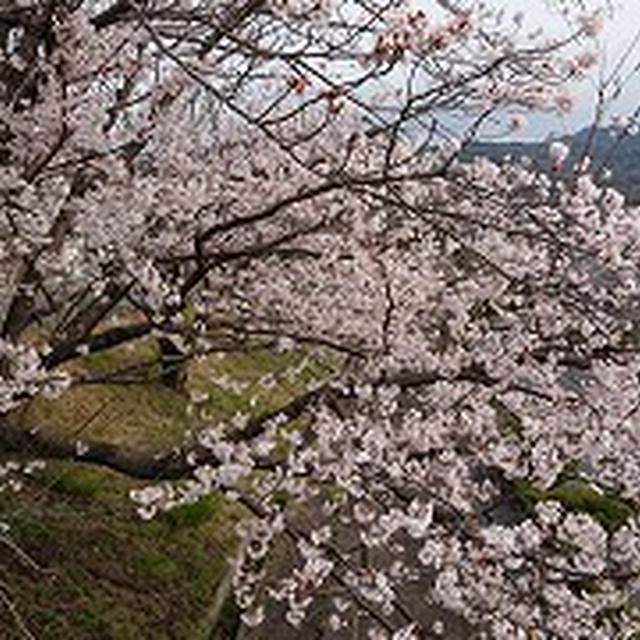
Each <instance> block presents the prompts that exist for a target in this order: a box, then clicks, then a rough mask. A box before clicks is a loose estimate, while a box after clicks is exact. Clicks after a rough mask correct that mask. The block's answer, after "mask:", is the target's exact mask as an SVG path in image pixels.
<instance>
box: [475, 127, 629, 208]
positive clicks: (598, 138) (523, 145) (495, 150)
mask: <svg viewBox="0 0 640 640" xmlns="http://www.w3.org/2000/svg"><path fill="white" fill-rule="evenodd" d="M588 136H589V129H583V130H581V131H579V132H577V133H576V134H574V135H573V136H565V137H563V138H559V139H560V140H562V141H563V142H564V143H565V144H566V145H567V146H569V148H570V149H571V154H570V155H569V158H568V160H567V162H566V164H565V166H566V167H572V166H573V165H574V164H575V162H577V160H578V158H579V157H580V156H581V154H582V151H583V149H584V147H585V144H586V143H587V139H588ZM548 147H549V142H476V143H474V144H472V145H471V146H470V147H469V148H468V150H467V152H466V153H465V157H467V158H468V157H469V156H472V155H473V156H476V155H482V156H486V157H488V158H491V159H492V160H493V161H494V162H500V161H502V160H503V159H504V157H505V156H511V157H512V158H514V159H516V158H519V157H520V156H528V157H529V158H531V159H532V160H533V161H534V162H535V163H536V164H537V165H538V166H539V167H540V169H542V170H548V169H549V154H548ZM590 157H591V167H592V168H596V169H597V168H599V167H600V166H601V165H602V164H603V163H606V166H607V167H608V168H609V169H610V170H611V172H612V177H611V179H610V180H608V181H607V182H606V184H608V185H611V186H613V187H615V188H616V189H618V190H619V191H620V192H621V193H624V194H625V195H626V196H627V198H628V200H629V202H632V203H636V204H637V203H640V134H637V135H634V136H627V137H625V138H624V139H622V140H620V141H618V142H617V141H616V138H615V136H614V135H612V132H611V129H597V130H596V132H595V136H594V138H593V142H592V145H591V151H590Z"/></svg>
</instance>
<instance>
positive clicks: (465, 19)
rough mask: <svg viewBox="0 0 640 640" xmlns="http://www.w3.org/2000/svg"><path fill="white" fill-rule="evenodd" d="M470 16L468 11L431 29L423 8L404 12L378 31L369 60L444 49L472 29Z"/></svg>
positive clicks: (398, 57)
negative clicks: (384, 29) (391, 23)
mask: <svg viewBox="0 0 640 640" xmlns="http://www.w3.org/2000/svg"><path fill="white" fill-rule="evenodd" d="M471 26H472V23H471V17H470V16H469V15H468V14H466V13H461V14H458V15H455V16H453V17H452V18H451V19H450V20H449V21H448V22H446V23H445V24H442V25H438V26H435V27H434V28H433V29H430V30H429V29H428V28H427V27H428V16H427V14H426V13H425V12H424V11H422V10H421V9H419V10H417V11H412V12H407V13H404V14H402V15H401V16H400V17H399V18H398V19H397V20H395V21H394V24H393V26H392V27H391V28H389V29H387V30H386V31H384V32H382V33H380V34H378V37H377V38H376V44H375V47H374V49H373V52H372V54H371V55H370V56H368V57H367V60H368V59H373V60H374V61H375V62H377V63H381V62H388V63H390V64H394V63H396V62H397V61H399V60H402V59H403V58H404V57H405V55H406V54H407V53H408V52H415V53H427V52H436V51H444V50H446V49H448V48H449V47H450V46H451V44H452V43H453V42H454V41H456V40H458V39H461V38H464V37H465V36H466V35H467V34H468V33H469V31H470V30H471Z"/></svg>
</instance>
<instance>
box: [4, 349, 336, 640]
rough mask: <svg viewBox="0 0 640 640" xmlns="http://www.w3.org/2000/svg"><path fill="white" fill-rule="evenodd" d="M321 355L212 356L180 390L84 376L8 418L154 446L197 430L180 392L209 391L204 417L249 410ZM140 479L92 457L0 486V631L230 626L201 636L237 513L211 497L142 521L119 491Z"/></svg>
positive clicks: (180, 636) (112, 359)
mask: <svg viewBox="0 0 640 640" xmlns="http://www.w3.org/2000/svg"><path fill="white" fill-rule="evenodd" d="M153 355H154V347H153V345H152V344H150V341H144V340H141V341H139V342H138V343H136V344H134V345H130V346H129V347H122V348H119V349H114V350H111V351H109V352H104V353H101V354H94V355H90V356H88V357H86V358H84V359H83V361H82V362H81V364H80V365H78V364H75V365H74V366H75V367H76V368H77V367H80V368H81V369H84V370H85V371H88V372H98V373H99V372H104V371H108V370H111V369H112V368H113V367H114V366H115V367H117V366H122V365H126V364H127V363H128V362H133V361H135V360H136V359H139V358H141V357H153ZM321 360H322V359H321V358H320V359H319V360H318V359H313V358H310V357H309V354H308V353H304V352H302V351H297V352H295V351H294V352H291V351H290V352H285V353H279V352H272V351H266V350H258V351H253V352H247V353H241V354H236V355H226V356H225V357H220V356H211V357H208V358H207V359H205V360H201V361H198V362H194V363H191V364H190V365H189V369H188V375H187V382H186V385H185V388H183V389H182V390H180V391H176V390H173V389H170V388H168V387H164V386H162V385H161V384H159V383H157V382H152V381H147V382H142V383H140V384H124V385H120V384H91V385H82V386H78V387H74V388H72V389H70V390H68V391H67V392H65V393H64V394H63V395H61V396H59V397H57V398H53V399H38V400H36V401H34V402H32V403H31V404H30V405H28V406H27V407H26V408H25V409H24V410H23V411H22V412H21V413H20V415H19V416H18V417H19V419H20V420H21V421H23V423H24V424H25V425H28V426H33V427H38V428H41V429H48V430H52V431H55V432H56V433H58V434H66V435H68V436H69V437H72V438H76V439H78V440H82V438H83V437H84V438H87V439H91V440H101V441H105V442H112V443H120V444H125V443H126V444H127V446H130V447H138V448H144V449H145V450H149V451H153V452H155V451H157V452H162V451H167V450H169V449H171V448H172V447H174V446H178V445H180V444H182V443H183V442H184V437H185V432H186V431H187V430H189V429H190V430H194V429H197V428H198V422H197V420H196V419H195V418H194V412H193V411H190V410H189V392H192V391H199V392H202V393H207V394H208V399H207V400H206V401H205V402H204V404H203V405H201V407H202V406H203V407H204V408H205V409H206V411H207V414H208V416H209V417H210V418H211V419H213V420H225V419H229V418H231V417H232V416H233V415H234V414H236V413H237V412H244V413H250V414H254V415H256V414H259V413H261V412H263V411H266V410H270V409H273V408H276V407H278V406H281V405H282V404H284V403H286V402H287V401H288V400H290V399H291V398H292V397H293V396H294V395H295V394H297V393H300V392H301V391H302V390H304V389H305V388H306V386H307V384H308V383H309V382H310V381H312V380H314V379H318V378H321V377H323V376H326V375H327V369H326V363H323V362H321ZM28 458H29V456H28V455H27V459H28ZM11 459H15V456H13V457H12V458H11ZM144 484H146V483H141V482H140V481H136V480H134V479H131V478H128V477H125V476H123V475H120V474H118V473H115V472H112V471H110V470H108V469H104V468H100V467H96V466H89V465H83V464H78V463H74V462H66V461H49V462H48V463H47V465H46V467H45V468H44V469H43V470H37V471H34V472H33V473H32V474H31V475H29V476H24V477H23V487H22V489H21V490H20V491H18V492H13V491H12V490H10V489H8V490H5V491H3V492H1V493H0V521H4V522H6V523H7V524H8V525H9V526H10V531H9V534H8V535H9V537H8V538H7V539H6V540H4V539H3V538H2V537H0V639H2V640H18V639H24V638H26V637H29V636H28V635H27V631H26V630H28V633H31V634H32V635H33V637H35V638H37V639H38V640H83V639H87V640H89V639H91V640H93V639H105V640H107V639H113V640H128V639H136V640H138V639H145V638H148V639H149V640H151V639H153V640H162V639H176V640H199V639H202V640H205V639H206V640H214V639H218V640H219V639H220V638H223V637H224V636H225V631H224V629H225V628H229V625H230V624H231V625H232V621H231V623H229V624H227V623H225V624H222V625H221V624H218V625H217V631H212V629H213V628H214V626H215V625H214V624H213V622H214V620H212V610H213V608H215V606H216V604H215V603H216V593H217V590H218V587H219V586H220V585H221V583H222V581H223V579H224V576H225V573H226V570H227V558H228V557H230V556H231V555H232V554H233V548H234V543H235V541H234V523H235V521H236V520H237V519H238V517H239V516H240V511H239V508H238V507H236V506H234V505H231V504H229V503H227V502H225V500H224V499H222V498H221V497H220V496H218V495H211V496H209V497H207V498H204V499H202V500H201V501H199V502H197V503H195V504H192V505H188V506H181V507H178V508H176V509H174V510H172V511H170V512H167V513H164V514H162V515H161V516H159V517H157V518H155V519H153V520H152V521H149V522H144V521H142V520H141V519H140V518H139V517H138V516H137V515H136V513H135V510H134V506H135V505H134V504H133V503H132V502H131V501H130V499H129V497H128V494H129V491H130V490H131V489H134V488H136V487H140V486H143V485H144ZM3 540H4V541H3ZM14 543H15V545H17V547H19V549H20V551H18V550H17V549H14V548H12V545H13V544H14ZM23 552H24V553H25V554H27V556H28V559H27V557H25V556H23V555H22V553H23ZM34 563H35V564H34ZM36 565H37V566H36ZM228 608H229V607H228V606H226V607H222V612H223V613H225V612H227V613H228V611H227V610H228ZM218 609H220V607H218ZM21 625H24V629H21ZM225 625H226V627H225ZM25 629H26V630H25Z"/></svg>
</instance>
